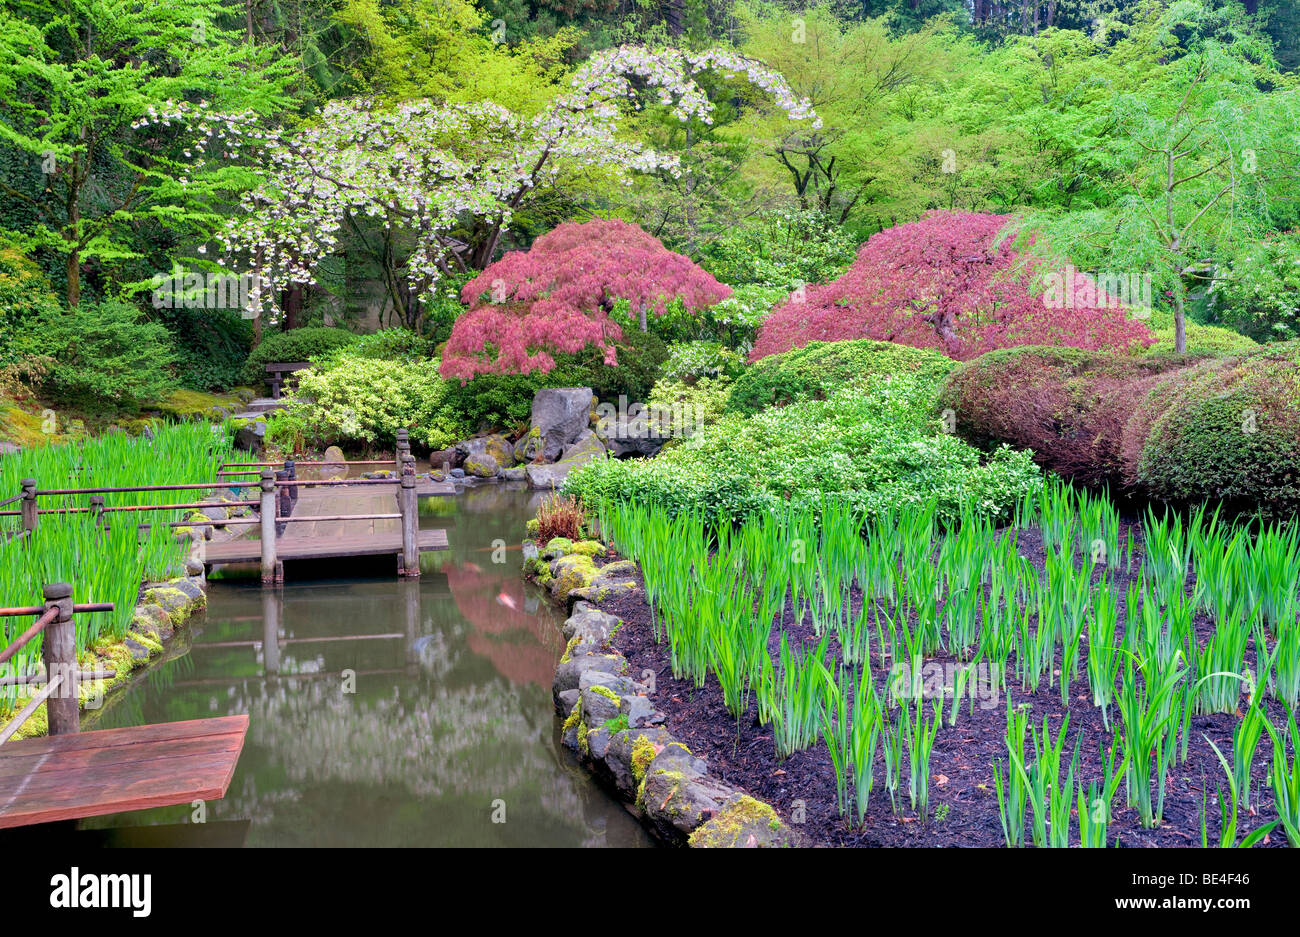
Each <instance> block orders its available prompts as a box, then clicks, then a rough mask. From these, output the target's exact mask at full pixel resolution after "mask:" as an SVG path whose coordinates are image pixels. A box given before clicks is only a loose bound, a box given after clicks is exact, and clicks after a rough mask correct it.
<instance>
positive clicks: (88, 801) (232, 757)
mask: <svg viewBox="0 0 1300 937" xmlns="http://www.w3.org/2000/svg"><path fill="white" fill-rule="evenodd" d="M247 732H248V716H222V717H219V718H215V719H192V720H189V721H186V722H165V723H161V724H158V725H147V726H132V727H130V728H125V729H102V730H98V731H94V732H78V733H76V734H74V735H55V736H51V737H48V738H39V739H23V740H22V741H18V742H9V743H7V744H6V745H4V746H3V747H0V829H7V828H10V827H15V826H27V825H29V824H33V823H49V822H52V821H55V820H75V819H79V818H81V817H95V816H101V815H103V814H109V813H120V812H122V811H126V810H144V809H146V808H149V807H167V806H171V805H174V804H188V803H190V802H191V801H194V800H219V799H220V798H222V797H224V796H225V795H226V790H227V788H228V787H229V786H230V779H231V778H232V777H233V776H234V773H235V764H236V762H238V761H239V753H240V752H241V751H242V750H243V748H244V736H245V735H246V734H247Z"/></svg>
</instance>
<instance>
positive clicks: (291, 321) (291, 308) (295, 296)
mask: <svg viewBox="0 0 1300 937" xmlns="http://www.w3.org/2000/svg"><path fill="white" fill-rule="evenodd" d="M280 308H281V309H283V310H284V330H285V331H286V332H288V331H289V330H290V329H296V328H297V327H298V314H299V313H300V312H302V284H301V283H294V284H292V285H291V286H290V287H289V288H288V289H287V290H284V291H283V292H282V293H281V294H280Z"/></svg>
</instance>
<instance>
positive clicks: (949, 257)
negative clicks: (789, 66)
mask: <svg viewBox="0 0 1300 937" xmlns="http://www.w3.org/2000/svg"><path fill="white" fill-rule="evenodd" d="M1011 217H1012V216H1010V215H987V214H972V213H967V212H948V211H933V212H930V213H929V214H927V215H926V216H925V217H924V218H922V219H921V220H920V221H915V222H912V223H910V224H902V225H898V226H897V227H893V228H888V229H886V230H884V231H881V232H879V233H877V234H875V235H873V236H872V237H871V238H870V240H868V241H867V243H866V244H864V245H863V246H862V248H861V249H860V250H859V251H858V257H857V259H856V260H855V261H854V262H853V266H852V267H850V268H849V270H848V271H847V272H846V273H845V274H844V275H843V276H841V277H840V278H839V279H838V280H835V281H833V282H831V283H827V284H822V285H817V286H810V287H806V288H805V290H804V292H803V295H799V294H798V293H796V294H795V295H793V296H792V297H791V298H790V299H789V300H788V301H787V302H786V303H785V304H784V305H782V306H780V307H779V308H777V309H776V310H775V311H774V312H773V313H772V315H771V316H770V317H769V318H768V320H767V321H766V322H765V323H764V324H763V327H762V330H761V331H760V333H759V336H758V340H757V342H756V343H755V345H754V350H753V353H752V355H751V360H757V359H759V358H763V357H766V356H768V355H774V354H777V353H779V352H783V351H788V350H790V349H791V348H798V347H802V346H803V345H806V344H808V343H809V342H813V341H824V342H833V341H841V340H844V339H854V338H870V339H875V340H877V341H888V342H898V343H899V344H902V345H912V346H915V347H917V348H932V349H935V350H937V351H940V352H943V353H944V354H946V355H948V356H949V357H952V358H957V359H961V360H964V359H967V358H974V357H976V356H978V355H981V354H983V353H984V352H986V351H991V350H993V349H995V348H1008V347H1011V346H1014V345H1072V346H1075V347H1079V348H1089V349H1103V348H1104V349H1113V350H1119V351H1126V350H1128V349H1129V347H1130V346H1132V344H1133V343H1134V342H1142V343H1144V344H1148V345H1149V344H1151V342H1152V341H1153V340H1154V339H1153V338H1152V336H1151V333H1150V332H1149V331H1148V329H1147V328H1146V326H1145V325H1143V324H1142V323H1141V322H1138V321H1135V320H1133V319H1130V318H1129V317H1128V316H1127V315H1126V310H1125V308H1124V306H1123V305H1122V304H1120V303H1119V302H1118V301H1117V300H1116V299H1115V298H1114V297H1111V296H1109V295H1107V294H1106V293H1105V292H1104V291H1103V290H1101V289H1099V288H1098V287H1097V285H1096V283H1095V281H1094V280H1093V279H1092V278H1090V277H1087V276H1083V275H1076V274H1075V273H1074V271H1072V270H1071V271H1070V273H1069V275H1068V276H1065V277H1061V276H1060V275H1059V274H1056V273H1055V271H1052V270H1051V269H1050V268H1048V267H1047V266H1046V263H1047V262H1046V261H1045V260H1043V259H1041V258H1039V257H1022V256H1021V255H1020V253H1019V252H1018V251H1016V250H1015V249H1014V247H1013V246H1012V241H1013V240H1014V238H1011V237H1007V238H1004V239H1002V240H1001V241H999V237H998V236H999V233H1000V232H1001V231H1002V229H1003V228H1004V227H1006V225H1007V224H1008V222H1009V221H1010V220H1011ZM1054 274H1055V275H1056V276H1058V281H1059V284H1060V286H1061V287H1062V289H1060V290H1058V291H1057V292H1058V294H1059V296H1060V300H1059V301H1054V302H1049V301H1046V296H1047V295H1049V294H1045V293H1044V292H1043V291H1042V289H1041V284H1039V286H1038V288H1036V287H1035V284H1036V283H1037V282H1038V281H1041V280H1042V279H1043V278H1044V277H1045V276H1046V277H1051V276H1052V275H1054ZM1066 283H1068V284H1069V286H1065V284H1066ZM1066 291H1068V292H1070V293H1071V295H1070V296H1069V297H1068V298H1066V297H1065V295H1064V293H1065V292H1066Z"/></svg>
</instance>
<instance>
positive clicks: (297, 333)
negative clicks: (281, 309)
mask: <svg viewBox="0 0 1300 937" xmlns="http://www.w3.org/2000/svg"><path fill="white" fill-rule="evenodd" d="M356 340H357V336H356V335H354V334H353V333H352V332H349V331H348V330H347V329H331V328H325V327H323V326H308V327H306V328H301V329H290V330H289V331H288V332H273V333H271V334H270V335H266V336H264V337H263V338H262V343H261V344H260V345H258V346H257V347H256V348H254V349H253V351H252V353H251V354H249V356H248V363H247V364H245V365H244V380H246V381H248V382H249V383H251V384H253V385H254V386H257V385H259V384H263V383H265V382H266V366H267V365H268V364H271V363H273V362H276V361H286V362H287V361H311V360H312V359H314V358H320V357H323V356H324V355H327V354H329V353H330V352H332V351H337V350H338V349H339V348H342V347H344V346H345V345H351V344H352V343H353V342H355V341H356Z"/></svg>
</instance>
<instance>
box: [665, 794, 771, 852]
mask: <svg viewBox="0 0 1300 937" xmlns="http://www.w3.org/2000/svg"><path fill="white" fill-rule="evenodd" d="M783 825H784V824H782V823H781V818H780V817H778V816H777V815H776V811H775V810H773V809H772V808H771V807H769V806H768V805H767V804H765V803H763V802H762V801H761V800H755V799H754V798H753V797H750V796H749V795H748V794H743V795H741V796H740V797H738V798H736V799H735V800H734V801H732V802H731V803H729V804H727V805H726V806H724V807H723V808H722V809H721V810H719V811H718V812H717V813H716V814H714V816H713V818H712V819H710V820H709V821H708V822H706V823H704V824H702V825H700V826H699V827H698V828H697V829H696V830H695V832H693V833H692V834H691V835H690V837H689V838H688V840H687V842H689V843H690V845H691V846H692V847H695V848H699V849H730V848H733V847H736V846H758V845H764V844H770V841H771V834H772V833H778V832H780V831H781V828H782V826H783Z"/></svg>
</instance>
